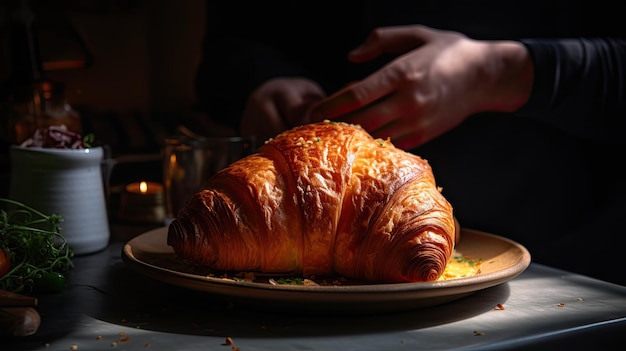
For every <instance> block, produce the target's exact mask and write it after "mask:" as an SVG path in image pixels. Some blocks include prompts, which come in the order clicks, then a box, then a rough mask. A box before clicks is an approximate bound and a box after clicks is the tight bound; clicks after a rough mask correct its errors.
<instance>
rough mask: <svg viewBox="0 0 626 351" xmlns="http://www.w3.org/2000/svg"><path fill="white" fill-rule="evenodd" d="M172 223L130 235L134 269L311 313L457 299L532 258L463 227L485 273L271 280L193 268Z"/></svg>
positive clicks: (469, 253) (463, 245) (128, 251)
mask: <svg viewBox="0 0 626 351" xmlns="http://www.w3.org/2000/svg"><path fill="white" fill-rule="evenodd" d="M166 240H167V227H162V228H158V229H154V230H151V231H149V232H146V233H143V234H140V235H139V236H137V237H135V238H133V239H132V240H130V241H129V242H128V243H126V245H124V248H123V250H122V259H123V260H124V262H125V263H126V264H127V265H128V266H129V267H130V268H132V269H134V270H136V271H138V272H139V273H141V274H145V275H147V276H149V277H151V278H153V279H156V280H159V281H162V282H164V283H167V284H172V285H176V286H180V287H184V288H188V289H194V290H199V291H202V292H207V293H211V294H215V295H220V296H222V297H226V298H228V299H230V300H232V301H233V302H238V303H244V304H250V305H251V306H259V307H263V308H272V309H280V310H285V311H286V310H293V309H297V310H298V311H300V312H303V313H306V312H310V313H328V312H338V313H351V312H354V313H370V312H392V311H399V310H407V309H413V308H422V307H428V306H433V305H437V304H441V303H445V302H449V301H453V300H456V299H459V298H461V297H464V296H466V295H469V294H471V293H474V292H477V291H479V290H482V289H486V288H489V287H492V286H496V285H498V284H501V283H504V282H506V281H508V280H510V279H513V278H514V277H516V276H517V275H518V274H520V273H522V272H523V271H524V270H525V269H526V268H527V267H528V265H529V264H530V254H529V252H528V250H527V249H526V248H525V247H524V246H522V245H520V244H518V243H516V242H514V241H511V240H509V239H506V238H503V237H500V236H497V235H493V234H489V233H484V232H480V231H475V230H470V229H462V232H461V241H460V242H459V244H458V245H457V247H456V250H457V251H458V252H459V253H461V254H462V255H463V256H464V257H473V258H480V259H481V260H482V264H481V271H480V273H479V274H477V275H474V276H471V277H467V278H456V279H449V280H443V281H436V282H420V283H398V284H368V285H350V284H342V285H336V286H335V285H323V286H303V285H271V284H269V283H264V282H250V281H235V280H231V279H221V278H216V277H210V276H207V275H204V274H197V273H193V271H191V270H190V269H187V268H186V267H185V266H184V265H181V263H180V262H179V261H178V260H176V256H175V254H174V251H173V249H172V248H171V247H169V246H168V245H167V242H166Z"/></svg>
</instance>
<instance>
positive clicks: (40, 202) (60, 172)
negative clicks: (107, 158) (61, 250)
mask: <svg viewBox="0 0 626 351" xmlns="http://www.w3.org/2000/svg"><path fill="white" fill-rule="evenodd" d="M10 157H11V179H10V184H9V186H10V188H9V197H10V198H11V199H13V200H16V201H19V202H22V203H24V204H26V205H29V206H31V207H33V208H34V209H36V210H38V211H40V212H43V213H45V214H53V213H54V214H58V215H61V216H62V217H63V221H62V222H61V223H60V224H59V230H60V232H61V234H62V235H63V236H64V237H65V239H66V240H67V242H68V243H69V244H70V246H71V247H72V248H73V249H74V253H75V254H76V255H82V254H88V253H93V252H96V251H99V250H102V249H104V248H106V247H107V245H108V243H109V237H110V232H109V222H108V213H107V208H106V201H105V192H104V186H103V181H102V180H103V179H102V169H101V164H102V160H103V149H102V148H101V147H94V148H86V149H54V148H39V147H22V146H17V145H14V146H12V147H11V150H10Z"/></svg>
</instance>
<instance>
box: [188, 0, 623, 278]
mask: <svg viewBox="0 0 626 351" xmlns="http://www.w3.org/2000/svg"><path fill="white" fill-rule="evenodd" d="M337 5H338V4H337V3H336V2H329V1H316V2H314V3H312V4H311V5H305V4H303V3H302V2H300V1H276V2H271V3H267V2H252V3H247V4H246V5H245V9H244V8H242V5H238V4H237V3H234V2H229V3H226V2H223V3H222V2H220V3H217V2H211V1H209V2H208V6H207V11H208V12H207V36H206V41H205V43H204V45H205V46H204V59H203V61H202V63H201V66H200V68H199V71H198V76H197V92H198V108H199V109H200V110H202V111H203V112H204V113H206V115H207V116H208V117H209V118H210V119H212V120H214V121H217V122H218V123H220V124H222V125H226V126H229V127H232V128H233V129H234V130H237V131H240V132H241V133H243V134H249V133H255V134H257V135H258V136H259V137H261V138H266V137H269V136H273V135H274V134H276V133H277V132H278V131H280V130H282V129H285V128H290V127H292V126H294V125H297V124H300V123H306V122H307V121H311V120H315V119H316V118H323V117H324V116H323V114H324V113H327V114H328V117H329V118H332V119H336V120H347V121H350V122H353V123H361V121H363V123H361V124H362V125H363V126H364V127H365V128H366V129H368V131H370V132H371V133H372V134H373V135H375V136H381V137H384V136H385V134H384V133H386V132H389V136H390V137H391V140H392V142H394V143H396V144H397V142H402V143H403V145H405V146H403V147H405V148H407V149H408V148H409V146H410V151H411V152H413V153H415V154H418V155H420V156H422V157H424V158H425V159H427V160H428V161H429V162H430V164H431V165H432V167H433V170H434V172H435V176H436V178H437V181H438V184H439V185H440V186H442V187H443V193H444V195H445V196H446V197H447V198H448V200H449V201H450V202H451V204H452V205H453V207H454V210H455V214H456V216H457V218H458V219H459V221H460V222H461V224H462V225H463V226H464V227H467V228H473V229H479V230H483V231H487V232H491V233H494V234H498V235H502V236H505V237H509V238H511V239H514V240H516V241H518V242H520V243H521V244H523V245H525V246H526V247H527V248H528V249H529V251H530V252H531V254H532V256H533V261H534V262H537V263H542V264H546V265H550V266H554V267H559V268H562V269H566V270H570V271H573V272H577V273H581V274H584V275H589V276H592V277H596V278H599V279H603V280H607V281H611V282H615V283H619V284H622V285H626V273H625V272H624V267H626V264H624V262H623V261H622V257H621V256H622V255H621V252H622V250H623V248H624V246H623V244H624V243H625V242H626V239H625V237H626V229H624V228H625V227H624V223H623V222H622V218H623V213H624V212H625V210H626V203H625V202H624V201H625V200H626V182H625V181H624V176H623V175H622V174H621V172H620V170H621V165H620V161H621V160H623V159H624V156H625V155H626V152H625V151H626V147H625V146H626V145H625V143H624V137H623V134H624V133H625V132H626V125H625V124H626V102H625V101H626V41H625V38H626V37H625V35H626V26H624V25H623V24H622V23H623V21H622V20H621V18H620V16H621V12H620V11H619V9H618V7H617V4H613V2H610V1H605V0H600V1H539V0H530V1H524V2H521V1H520V2H503V1H495V0H493V1H491V0H487V1H472V2H465V1H441V0H427V1H412V2H408V1H407V2H404V1H385V2H382V1H381V2H376V1H359V2H353V3H352V2H350V3H342V5H341V6H337ZM410 25H423V26H428V27H429V28H421V27H420V30H422V31H425V32H424V33H426V34H427V35H425V37H428V36H429V35H431V34H433V33H434V34H442V35H443V36H446V35H451V37H450V38H451V39H454V40H451V42H454V43H462V44H467V43H471V42H474V43H476V42H478V43H481V42H484V43H492V42H493V41H505V43H507V41H512V44H513V47H516V48H517V49H519V48H522V51H521V53H522V54H523V55H522V56H523V57H525V60H526V62H527V63H528V64H527V67H529V70H526V71H525V73H524V74H525V75H526V77H527V78H529V80H527V81H526V82H525V83H520V82H518V81H511V87H513V88H515V89H517V90H520V91H521V92H522V94H521V95H520V96H521V98H519V99H517V100H516V101H515V104H510V105H509V106H507V107H506V108H502V109H497V108H496V109H491V108H485V109H480V108H478V109H474V110H472V109H469V108H468V109H466V110H467V111H472V112H471V113H469V112H468V113H466V114H462V113H459V115H458V116H455V120H454V121H453V122H444V120H445V119H446V118H451V117H450V116H447V115H445V114H444V113H442V114H441V116H437V117H440V120H441V121H440V122H439V121H438V120H437V119H436V118H433V116H430V118H431V120H432V121H433V122H432V123H433V124H437V123H441V124H442V125H441V126H439V127H437V128H438V129H437V128H435V129H437V131H438V132H437V133H433V134H432V135H431V137H430V138H426V137H422V138H420V133H422V134H424V133H426V132H425V131H424V130H421V131H420V130H419V129H420V128H427V127H425V126H419V125H417V124H415V125H411V126H409V125H407V128H406V130H407V131H409V130H412V129H411V128H413V129H415V132H414V133H413V134H412V135H409V136H406V137H407V138H409V139H406V140H410V141H411V142H405V141H406V140H405V139H398V138H394V136H395V134H393V133H392V131H394V132H395V133H397V132H398V129H399V128H397V127H393V123H392V122H389V123H387V122H385V125H384V126H381V125H376V120H375V119H370V120H360V118H364V117H363V116H364V115H366V114H367V111H373V110H372V108H374V110H376V109H378V110H381V107H388V109H387V110H389V111H394V112H393V113H390V114H388V115H387V114H385V115H381V116H380V119H378V120H379V121H380V120H381V119H383V118H384V119H386V120H393V119H394V118H396V119H397V120H398V121H399V120H400V116H399V115H398V116H396V115H395V113H399V112H401V110H399V109H398V108H395V109H394V106H393V105H392V104H391V102H390V101H393V99H391V98H389V97H392V96H394V93H398V92H399V91H400V89H402V88H403V87H396V88H397V90H398V91H394V92H391V91H390V92H388V93H389V95H385V94H382V93H381V94H379V95H380V96H381V97H380V98H379V99H377V100H375V101H366V100H367V99H362V100H359V99H356V100H357V101H356V102H355V101H352V102H351V103H350V104H344V105H342V101H341V99H340V98H339V99H338V95H337V94H336V93H337V92H338V91H342V92H345V89H349V90H350V89H352V88H346V85H348V84H353V83H355V82H356V85H355V86H356V87H357V88H355V89H354V90H350V91H349V94H344V95H345V96H348V97H352V98H353V99H354V98H355V96H356V97H359V95H358V94H359V93H360V94H362V96H364V95H363V94H371V95H372V96H376V93H378V92H373V91H370V90H367V89H366V88H368V87H369V86H367V84H368V83H372V81H373V80H374V79H373V78H372V77H374V78H376V77H378V78H379V79H380V80H384V78H385V77H386V76H384V73H385V72H386V73H387V74H388V76H391V75H389V73H390V72H393V71H392V70H390V69H387V71H384V70H385V69H384V68H383V67H385V65H387V64H390V65H393V64H394V62H395V66H394V67H396V68H397V67H400V66H401V65H402V64H398V62H399V61H400V60H402V55H403V54H407V55H409V54H411V55H413V58H415V57H419V53H420V51H419V50H420V49H421V48H422V45H421V44H415V45H414V46H413V47H407V48H405V50H402V51H401V52H395V51H393V50H382V51H381V52H379V53H377V54H376V55H371V56H372V57H370V58H368V59H367V60H362V61H363V62H360V63H357V62H352V61H350V60H349V59H348V53H349V52H351V50H353V49H355V48H357V47H358V46H359V45H361V44H363V43H364V42H366V41H367V40H368V38H369V40H371V37H369V36H370V34H371V33H372V31H373V30H374V29H376V28H383V27H389V26H410ZM398 28H403V27H398ZM431 30H432V32H431ZM440 30H444V31H445V32H439V31H440ZM448 31H452V32H448ZM420 33H421V32H420ZM457 35H458V36H457ZM418 37H419V36H418ZM375 39H376V38H375ZM378 39H379V40H380V38H378ZM388 40H389V42H387V43H386V44H389V45H390V42H393V40H394V39H393V38H392V39H388ZM414 40H415V39H414ZM419 40H423V47H424V50H426V47H427V46H428V44H431V45H430V47H431V48H432V47H433V45H435V46H436V44H437V43H438V42H437V41H436V40H435V39H434V36H433V39H432V41H430V42H429V40H427V39H423V38H422V37H419ZM419 40H418V41H419ZM520 43H521V44H523V45H519V44H520ZM395 44H398V42H395V43H394V45H395ZM509 44H510V43H509ZM451 47H452V45H451V46H450V48H451ZM450 48H448V47H443V46H442V47H439V48H438V49H439V50H440V51H441V52H442V53H443V52H445V50H448V49H450ZM385 49H387V47H385ZM487 51H488V50H487ZM379 54H380V55H379ZM394 60H395V61H394ZM405 61H406V60H405ZM466 61H467V62H470V61H471V57H469V56H468V57H467V59H466V57H465V56H463V55H459V57H458V65H457V66H455V67H451V68H454V69H456V68H463V65H464V64H465V62H466ZM486 61H489V59H487V60H486ZM492 61H493V60H492ZM431 63H433V64H435V63H436V61H432V62H431ZM406 66H410V65H406ZM525 67H526V66H525ZM474 68H475V69H476V70H480V67H474ZM474 68H472V69H474ZM492 68H493V67H491V66H487V67H484V69H485V70H489V69H492ZM381 69H382V71H379V70H381ZM460 71H463V70H462V69H461V70H460ZM381 72H382V73H381ZM503 72H506V71H505V70H503ZM452 78H454V76H453V75H452ZM368 79H369V80H368ZM430 83H431V84H433V85H435V88H436V87H437V86H440V87H441V90H444V89H445V88H447V87H448V86H451V87H454V84H455V81H454V79H451V81H449V82H441V85H438V84H437V82H436V81H435V82H430ZM464 83H465V84H467V83H468V82H464ZM470 83H471V82H470ZM483 83H484V82H483V81H480V80H479V79H477V81H476V82H475V83H474V84H469V85H467V87H469V88H467V89H465V90H464V91H467V95H468V96H472V93H474V89H477V90H479V89H480V88H481V84H483ZM524 84H528V86H527V87H526V86H524ZM370 85H371V86H376V84H370ZM341 89H344V90H341ZM358 89H360V90H358ZM435 90H436V89H435ZM355 92H356V93H355ZM524 92H525V95H524ZM333 94H335V95H333ZM457 94H458V92H457ZM444 95H445V94H444ZM328 96H330V97H328ZM345 96H344V97H345ZM362 96H361V98H362ZM452 97H453V98H454V99H453V98H452ZM452 97H451V98H450V99H449V100H450V101H445V100H441V106H440V107H442V109H444V110H445V108H447V109H449V110H450V109H452V110H454V109H453V108H451V106H456V105H455V104H458V106H460V107H459V108H461V107H463V106H465V105H464V104H468V102H466V101H465V100H464V99H463V96H462V94H461V96H460V97H458V98H457V97H456V96H452ZM518 97H519V96H518ZM444 103H445V104H444ZM412 107H413V109H414V110H419V109H417V108H416V107H418V106H417V105H414V106H412ZM368 109H369V110H368ZM382 110H384V109H382ZM467 111H465V112H467ZM310 112H314V113H312V114H309V113H310ZM344 112H345V113H346V114H345V115H343V113H344ZM315 113H317V114H315ZM320 113H321V115H320ZM370 117H371V116H370ZM405 117H406V116H405ZM414 117H415V121H420V118H422V119H425V118H427V117H428V116H426V115H419V114H417V113H416V114H415V116H414ZM446 123H447V124H446ZM380 124H382V123H380ZM368 126H371V127H368ZM199 132H205V131H199ZM406 145H408V146H406ZM401 146H402V145H401ZM413 146H416V147H413Z"/></svg>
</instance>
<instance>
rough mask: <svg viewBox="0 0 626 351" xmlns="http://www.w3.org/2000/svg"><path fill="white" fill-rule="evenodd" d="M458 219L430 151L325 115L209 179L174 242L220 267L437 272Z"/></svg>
mask: <svg viewBox="0 0 626 351" xmlns="http://www.w3.org/2000/svg"><path fill="white" fill-rule="evenodd" d="M454 221H455V219H454V216H453V213H452V206H451V205H450V203H449V202H448V201H447V200H446V199H445V198H444V196H443V195H442V194H441V192H440V189H439V188H437V186H436V184H435V179H434V175H433V172H432V169H431V167H430V166H429V164H428V163H427V162H426V161H425V160H423V159H422V158H420V157H418V156H416V155H413V154H411V153H408V152H405V151H403V150H401V149H399V148H396V147H395V146H394V145H393V144H392V143H391V142H390V141H389V140H382V139H374V138H373V137H372V136H371V135H370V134H368V133H367V132H366V131H364V130H363V129H362V128H361V127H359V126H356V125H350V124H346V123H341V122H329V121H325V122H319V123H313V124H307V125H303V126H300V127H296V128H294V129H291V130H288V131H285V132H282V133H281V134H279V135H278V136H276V137H275V138H273V139H270V140H269V141H268V142H266V143H265V144H264V145H263V146H261V147H260V148H259V149H258V150H257V152H256V153H255V154H253V155H250V156H247V157H245V158H243V159H240V160H239V161H236V162H234V163H232V164H231V165H229V166H228V167H226V168H225V169H222V170H221V171H219V172H218V173H216V174H215V175H214V176H212V177H211V178H210V179H208V180H207V182H206V183H205V184H204V186H203V188H202V190H200V191H199V192H198V193H196V194H195V195H193V196H192V197H191V198H190V200H189V201H188V202H187V204H186V205H185V207H184V208H183V209H181V210H180V211H179V213H178V215H177V218H176V219H175V220H174V221H173V222H172V223H171V224H170V226H169V228H168V235H167V244H168V245H170V246H171V247H172V248H173V249H174V251H175V253H176V254H177V255H178V256H179V257H180V258H182V259H184V260H186V261H187V262H189V263H192V264H196V265H201V266H207V267H209V268H211V269H214V270H218V271H237V272H241V271H245V272H263V273H277V274H282V273H289V274H294V273H295V274H302V275H303V276H304V277H310V276H330V275H333V276H337V275H338V276H343V277H346V278H351V279H357V280H363V281H371V282H387V283H397V282H420V281H434V280H437V279H438V278H439V277H440V276H441V274H442V273H443V271H444V269H445V267H446V264H447V262H448V260H449V259H450V256H451V255H452V252H453V249H454V245H455V242H456V239H455V235H457V234H456V233H455V223H454Z"/></svg>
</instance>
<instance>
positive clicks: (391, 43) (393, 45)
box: [348, 25, 435, 63]
mask: <svg viewBox="0 0 626 351" xmlns="http://www.w3.org/2000/svg"><path fill="white" fill-rule="evenodd" d="M434 34H435V31H434V30H432V29H431V28H428V27H424V26H421V25H412V26H396V27H382V28H377V29H374V30H373V31H372V32H371V33H370V34H369V35H368V37H367V39H365V42H364V43H363V44H361V45H360V46H358V47H356V48H355V49H353V50H352V51H350V52H349V53H348V59H349V60H350V61H352V62H356V63H361V62H366V61H370V60H373V59H375V58H377V57H379V56H381V55H383V54H395V55H400V54H404V53H407V52H409V51H411V50H413V49H416V48H418V47H419V46H421V45H423V44H424V43H426V42H427V41H428V40H431V39H432V38H433V36H434Z"/></svg>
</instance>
